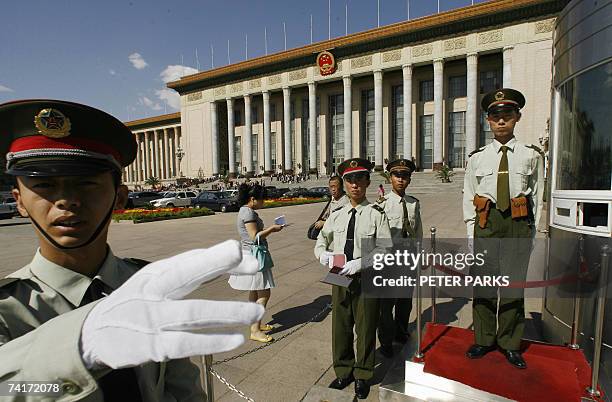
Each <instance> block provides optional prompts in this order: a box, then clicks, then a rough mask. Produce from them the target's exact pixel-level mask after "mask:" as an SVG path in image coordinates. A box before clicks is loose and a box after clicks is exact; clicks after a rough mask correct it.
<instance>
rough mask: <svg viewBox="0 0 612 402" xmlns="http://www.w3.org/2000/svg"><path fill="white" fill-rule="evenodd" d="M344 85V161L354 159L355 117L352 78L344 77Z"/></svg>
mask: <svg viewBox="0 0 612 402" xmlns="http://www.w3.org/2000/svg"><path fill="white" fill-rule="evenodd" d="M342 82H343V83H344V159H349V158H352V157H353V134H352V133H353V131H352V128H353V117H352V113H351V111H352V109H353V108H352V96H351V95H352V90H351V77H350V76H346V77H342Z"/></svg>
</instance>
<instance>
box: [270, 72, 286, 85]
mask: <svg viewBox="0 0 612 402" xmlns="http://www.w3.org/2000/svg"><path fill="white" fill-rule="evenodd" d="M282 81H283V77H282V76H281V75H280V74H276V75H272V76H270V77H268V84H270V85H274V84H280V83H281V82H282Z"/></svg>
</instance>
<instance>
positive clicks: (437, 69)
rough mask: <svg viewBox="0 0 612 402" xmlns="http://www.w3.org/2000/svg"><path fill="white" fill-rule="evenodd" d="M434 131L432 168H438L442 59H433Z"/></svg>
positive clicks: (441, 160)
mask: <svg viewBox="0 0 612 402" xmlns="http://www.w3.org/2000/svg"><path fill="white" fill-rule="evenodd" d="M433 67H434V132H433V168H434V170H439V169H440V168H441V167H442V164H443V150H442V136H443V127H442V122H443V121H444V115H443V113H444V106H443V103H444V92H443V85H444V60H443V59H436V60H434V65H433Z"/></svg>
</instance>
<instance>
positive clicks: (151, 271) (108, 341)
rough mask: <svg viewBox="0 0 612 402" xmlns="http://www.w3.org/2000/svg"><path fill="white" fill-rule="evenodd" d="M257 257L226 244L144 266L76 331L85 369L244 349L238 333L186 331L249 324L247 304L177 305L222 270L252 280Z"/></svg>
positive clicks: (253, 316) (251, 314) (256, 315)
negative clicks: (79, 334) (79, 338)
mask: <svg viewBox="0 0 612 402" xmlns="http://www.w3.org/2000/svg"><path fill="white" fill-rule="evenodd" d="M258 269H259V264H258V262H257V259H256V258H255V257H253V256H251V255H243V253H242V250H241V247H240V243H238V242H237V241H235V240H228V241H225V242H223V243H220V244H217V245H215V246H213V247H211V248H208V249H197V250H191V251H188V252H185V253H182V254H179V255H176V256H174V257H170V258H167V259H165V260H160V261H156V262H154V263H152V264H149V265H147V266H146V267H144V268H143V269H141V270H140V271H138V272H137V273H136V274H134V276H132V277H131V278H130V279H129V280H128V281H127V282H125V283H124V284H123V285H122V286H121V287H119V288H118V289H117V290H115V291H114V292H113V293H111V294H110V295H109V296H107V297H105V298H104V299H102V300H101V301H100V302H99V303H98V304H97V305H96V306H95V307H94V308H93V309H92V310H91V311H90V312H89V315H88V316H87V318H86V319H85V322H84V323H83V328H82V330H81V352H82V357H83V361H84V363H85V366H86V367H87V368H88V369H95V368H102V367H104V366H108V367H110V368H112V369H117V368H122V367H130V366H137V365H140V364H143V363H146V362H150V361H155V362H162V361H166V360H171V359H180V358H184V357H189V356H198V355H207V354H214V353H220V352H226V351H229V350H232V349H234V348H236V347H238V346H240V345H241V344H242V343H244V336H243V335H242V331H241V330H237V329H225V330H223V332H219V331H216V332H215V333H194V332H191V331H193V330H200V329H209V328H220V327H229V326H236V325H249V324H252V323H253V322H256V321H257V320H259V319H261V317H262V316H263V314H264V308H263V307H262V306H261V305H259V304H255V303H246V302H233V301H212V300H201V299H200V300H198V299H195V300H181V299H182V298H183V297H185V296H187V295H188V294H189V293H191V292H192V291H194V290H195V289H197V288H198V287H199V286H200V285H201V284H202V283H204V282H206V281H209V280H211V279H214V278H216V277H217V276H219V275H221V274H223V273H225V272H229V273H231V274H235V275H236V274H237V275H241V274H242V275H249V274H251V275H252V274H254V273H255V272H257V270H258Z"/></svg>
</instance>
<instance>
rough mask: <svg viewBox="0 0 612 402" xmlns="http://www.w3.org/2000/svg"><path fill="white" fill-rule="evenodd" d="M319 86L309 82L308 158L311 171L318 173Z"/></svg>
mask: <svg viewBox="0 0 612 402" xmlns="http://www.w3.org/2000/svg"><path fill="white" fill-rule="evenodd" d="M318 117H319V116H317V86H316V84H315V83H314V82H309V83H308V159H309V160H310V172H311V173H316V172H317V171H318V170H319V167H318V166H317V118H318Z"/></svg>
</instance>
